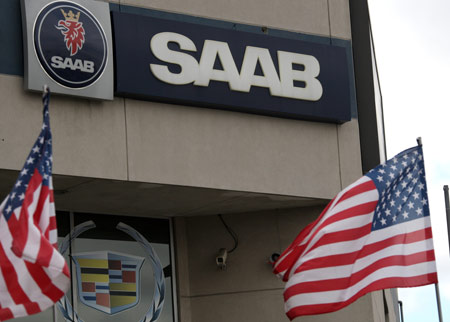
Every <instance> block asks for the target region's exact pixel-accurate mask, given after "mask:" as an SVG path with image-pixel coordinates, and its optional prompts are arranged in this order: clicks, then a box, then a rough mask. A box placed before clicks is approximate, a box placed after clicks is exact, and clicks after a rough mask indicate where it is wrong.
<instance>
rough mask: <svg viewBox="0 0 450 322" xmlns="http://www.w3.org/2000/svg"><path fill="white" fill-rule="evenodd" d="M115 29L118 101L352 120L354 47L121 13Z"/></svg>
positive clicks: (316, 118)
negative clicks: (138, 100) (159, 102)
mask: <svg viewBox="0 0 450 322" xmlns="http://www.w3.org/2000/svg"><path fill="white" fill-rule="evenodd" d="M113 24H114V30H115V53H116V66H115V67H116V75H117V79H116V83H117V88H116V91H117V94H118V95H121V96H125V97H134V98H140V99H149V100H158V101H166V102H170V103H178V104H183V105H194V106H203V107H210V108H220V109H227V110H234V111H241V112H249V113H257V114H265V115H273V116H283V117H290V118H300V119H308V120H317V121H330V122H337V123H342V122H346V121H349V120H350V118H351V104H352V99H351V95H352V94H351V93H352V92H351V86H352V78H351V76H350V75H351V69H350V66H351V56H350V53H351V51H350V47H349V46H347V47H346V46H344V45H343V46H336V45H331V44H330V42H331V41H330V40H329V39H326V42H325V41H324V40H323V39H318V38H319V37H315V38H314V37H309V38H310V39H313V38H314V39H313V40H316V41H305V40H300V39H301V38H302V37H301V35H299V34H294V33H284V34H283V35H284V36H285V37H280V36H271V35H270V32H269V34H264V33H263V32H261V31H259V33H258V32H256V31H255V32H243V31H238V30H236V29H233V27H232V26H233V25H232V24H230V27H229V28H226V27H223V28H218V27H212V26H211V24H212V22H210V24H209V25H208V24H206V23H204V24H194V23H187V22H181V21H176V20H165V19H158V18H153V17H148V16H140V15H134V14H126V13H122V12H113ZM255 29H256V28H255ZM303 39H305V36H303Z"/></svg>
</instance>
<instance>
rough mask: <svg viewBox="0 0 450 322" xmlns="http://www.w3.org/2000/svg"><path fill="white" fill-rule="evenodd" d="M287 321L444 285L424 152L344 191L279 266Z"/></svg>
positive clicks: (409, 153)
mask: <svg viewBox="0 0 450 322" xmlns="http://www.w3.org/2000/svg"><path fill="white" fill-rule="evenodd" d="M274 273H275V274H278V275H280V276H282V278H283V280H284V281H286V285H285V291H284V300H285V311H286V314H287V316H288V317H289V318H290V319H291V320H292V319H294V318H295V317H297V316H301V315H310V314H320V313H327V312H333V311H337V310H339V309H341V308H343V307H345V306H347V305H349V304H350V303H352V302H354V301H355V300H357V299H358V298H359V297H361V296H363V295H364V294H366V293H368V292H372V291H376V290H380V289H386V288H394V287H411V286H421V285H426V284H432V283H437V273H436V264H435V256H434V249H433V240H432V234H431V222H430V211H429V207H428V196H427V187H426V182H425V169H424V161H423V154H422V146H420V145H419V146H417V147H414V148H411V149H408V150H405V151H403V152H401V153H400V154H398V155H396V156H395V157H394V158H392V159H390V160H388V161H387V162H385V163H383V164H381V165H379V166H378V167H376V168H375V169H372V170H371V171H370V172H369V173H368V174H366V175H365V176H363V177H362V178H360V179H359V180H357V181H356V182H355V183H353V184H351V185H350V186H348V187H347V188H345V189H344V190H343V191H341V192H340V193H339V194H338V195H337V196H336V197H335V198H334V199H333V200H332V201H331V202H330V203H329V204H328V206H327V207H326V208H325V210H324V211H323V212H322V214H321V215H320V216H319V217H318V218H317V220H316V221H314V222H313V223H311V224H310V225H308V226H307V227H306V228H305V229H304V230H303V231H301V232H300V234H299V235H298V236H297V238H296V239H295V240H294V242H293V243H292V244H291V245H290V246H289V247H288V248H287V249H286V250H285V251H284V253H283V254H282V255H281V256H280V258H279V259H278V261H277V262H276V263H275V265H274Z"/></svg>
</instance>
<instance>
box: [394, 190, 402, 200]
mask: <svg viewBox="0 0 450 322" xmlns="http://www.w3.org/2000/svg"><path fill="white" fill-rule="evenodd" d="M400 194H401V192H400V191H398V190H397V191H396V192H395V196H396V197H397V198H398V197H400Z"/></svg>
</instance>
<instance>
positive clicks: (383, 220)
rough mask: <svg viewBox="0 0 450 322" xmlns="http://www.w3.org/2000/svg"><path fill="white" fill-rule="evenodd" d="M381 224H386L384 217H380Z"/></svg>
mask: <svg viewBox="0 0 450 322" xmlns="http://www.w3.org/2000/svg"><path fill="white" fill-rule="evenodd" d="M380 221H381V224H382V225H383V226H385V225H386V219H384V218H381V220H380Z"/></svg>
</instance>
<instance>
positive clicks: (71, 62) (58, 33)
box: [34, 2, 108, 88]
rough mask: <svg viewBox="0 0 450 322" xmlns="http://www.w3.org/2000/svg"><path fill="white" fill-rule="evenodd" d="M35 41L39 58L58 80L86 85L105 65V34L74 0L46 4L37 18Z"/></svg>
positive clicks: (61, 82)
mask: <svg viewBox="0 0 450 322" xmlns="http://www.w3.org/2000/svg"><path fill="white" fill-rule="evenodd" d="M34 45H35V48H36V53H37V56H38V58H39V62H40V63H41V65H42V67H43V68H44V69H45V71H46V72H47V73H48V74H49V76H50V77H52V78H53V79H54V80H55V81H56V82H57V83H59V84H61V85H63V86H67V87H69V88H82V87H86V86H89V85H91V84H92V83H94V82H95V81H96V80H97V79H98V78H99V77H100V75H101V73H102V72H103V70H104V69H105V65H106V61H107V58H108V56H107V52H108V50H107V46H106V37H105V34H104V32H103V30H102V28H101V26H100V24H99V23H98V21H97V20H96V19H95V17H94V16H93V15H92V14H91V13H90V12H89V11H88V10H86V9H84V8H83V7H81V6H79V5H77V4H72V3H70V2H55V3H52V4H50V5H48V6H46V7H45V8H44V9H43V10H42V11H41V13H40V14H39V16H38V17H37V20H36V27H35V30H34Z"/></svg>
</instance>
